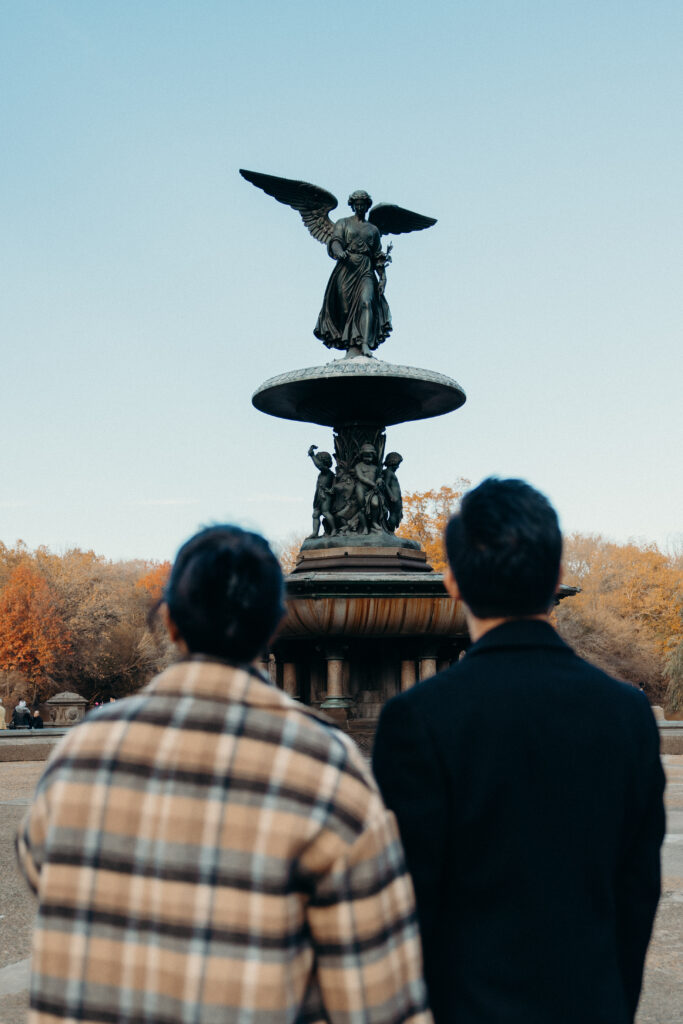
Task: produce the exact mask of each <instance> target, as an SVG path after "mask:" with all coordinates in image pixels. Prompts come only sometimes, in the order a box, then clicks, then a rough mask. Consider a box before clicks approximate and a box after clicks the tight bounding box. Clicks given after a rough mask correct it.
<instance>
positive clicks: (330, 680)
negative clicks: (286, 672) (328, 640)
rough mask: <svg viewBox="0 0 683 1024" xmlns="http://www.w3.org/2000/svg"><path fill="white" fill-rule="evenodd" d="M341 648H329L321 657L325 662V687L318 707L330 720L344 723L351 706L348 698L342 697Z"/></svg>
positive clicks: (342, 667)
mask: <svg viewBox="0 0 683 1024" xmlns="http://www.w3.org/2000/svg"><path fill="white" fill-rule="evenodd" d="M345 653H346V651H345V648H343V647H330V648H328V649H327V650H326V651H325V652H324V653H323V657H324V658H325V661H326V662H327V685H326V694H325V700H324V701H323V702H322V704H321V705H320V707H321V708H322V710H323V711H325V712H326V713H327V714H328V715H330V716H331V717H332V718H335V719H337V720H340V721H344V722H345V721H346V719H347V718H348V709H349V708H350V707H351V705H352V704H353V701H352V700H351V699H350V698H349V697H345V696H344V655H345Z"/></svg>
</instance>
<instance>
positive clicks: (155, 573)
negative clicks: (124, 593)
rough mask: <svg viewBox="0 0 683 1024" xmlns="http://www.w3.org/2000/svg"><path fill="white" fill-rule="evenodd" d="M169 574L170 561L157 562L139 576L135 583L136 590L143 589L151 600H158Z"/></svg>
mask: <svg viewBox="0 0 683 1024" xmlns="http://www.w3.org/2000/svg"><path fill="white" fill-rule="evenodd" d="M170 574H171V563H170V562H157V563H156V564H153V565H152V567H151V568H150V569H149V570H148V571H147V572H146V573H145V574H144V575H143V576H141V577H140V579H139V580H138V581H137V583H136V584H135V587H136V589H137V590H144V591H145V592H146V593H147V594H149V596H150V598H151V599H152V601H158V600H159V599H160V597H161V595H162V593H163V590H164V587H165V586H166V584H167V582H168V577H169V576H170Z"/></svg>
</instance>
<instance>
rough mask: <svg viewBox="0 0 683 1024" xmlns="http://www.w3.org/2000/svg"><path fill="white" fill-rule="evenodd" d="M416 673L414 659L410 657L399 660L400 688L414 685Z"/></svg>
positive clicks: (406, 688)
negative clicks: (405, 659) (406, 659)
mask: <svg viewBox="0 0 683 1024" xmlns="http://www.w3.org/2000/svg"><path fill="white" fill-rule="evenodd" d="M416 678H417V673H416V671H415V660H414V659H413V658H410V660H408V661H402V662H401V690H402V691H403V690H409V689H410V687H411V686H414V685H415V680H416Z"/></svg>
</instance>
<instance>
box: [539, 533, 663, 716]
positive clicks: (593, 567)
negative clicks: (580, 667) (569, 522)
mask: <svg viewBox="0 0 683 1024" xmlns="http://www.w3.org/2000/svg"><path fill="white" fill-rule="evenodd" d="M564 566H565V580H566V582H567V583H570V584H575V585H578V586H579V587H580V588H581V593H580V594H578V595H577V596H576V597H573V598H570V599H568V600H565V601H563V602H562V603H561V605H560V607H559V609H558V610H557V613H556V619H557V627H558V630H559V632H560V633H561V635H562V636H563V637H564V638H565V639H566V640H567V642H568V643H570V644H571V645H572V647H573V648H574V649H575V650H576V651H577V653H578V654H580V655H581V656H582V657H585V658H586V659H587V660H589V661H592V662H593V663H594V664H596V665H598V666H599V667H600V668H603V669H604V670H605V671H607V672H609V673H610V674H611V675H615V676H618V677H619V678H621V679H625V680H626V681H628V682H632V683H638V684H640V683H642V684H644V687H645V690H646V692H647V694H648V696H649V697H650V698H651V700H653V701H655V702H657V703H659V702H660V701H662V700H663V698H664V689H665V668H666V665H667V661H668V660H669V659H670V658H671V656H672V652H673V651H674V649H675V648H676V647H677V645H678V644H679V643H680V642H681V641H683V624H682V623H681V617H680V612H679V607H680V606H679V600H678V595H679V594H680V592H681V587H682V585H683V567H681V566H680V564H678V562H677V560H676V559H673V558H671V557H670V556H668V555H666V554H664V553H663V552H661V551H660V550H659V548H658V547H657V546H656V545H655V544H642V545H639V544H635V543H632V542H631V543H628V544H615V543H614V542H612V541H608V540H605V539H604V538H603V537H600V536H586V535H583V534H572V535H570V536H568V537H566V538H565V550H564Z"/></svg>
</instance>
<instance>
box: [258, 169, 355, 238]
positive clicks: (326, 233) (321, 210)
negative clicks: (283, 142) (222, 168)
mask: <svg viewBox="0 0 683 1024" xmlns="http://www.w3.org/2000/svg"><path fill="white" fill-rule="evenodd" d="M240 174H241V175H242V177H243V178H246V180H247V181H250V182H251V183H252V185H256V187H257V188H261V189H263V191H264V192H267V193H268V195H269V196H272V197H273V198H274V199H277V201H278V203H284V204H285V205H286V206H291V207H292V209H293V210H297V211H298V212H299V213H300V214H301V219H302V221H303V222H304V224H305V225H306V227H307V228H308V230H309V231H310V232H311V234H312V235H313V237H314V238H316V239H317V240H318V241H319V242H322V243H323V245H327V243H328V242H329V240H330V238H331V236H332V231H333V229H334V221H331V220H330V218H329V217H328V214H329V212H330V210H334V208H335V207H336V206H337V205H338V203H337V200H336V198H335V196H333V195H332V193H331V192H326V191H325V189H324V188H318V186H317V185H309V184H308V182H306V181H295V180H294V179H293V178H276V177H275V175H273V174H260V173H259V172H258V171H243V170H240Z"/></svg>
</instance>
